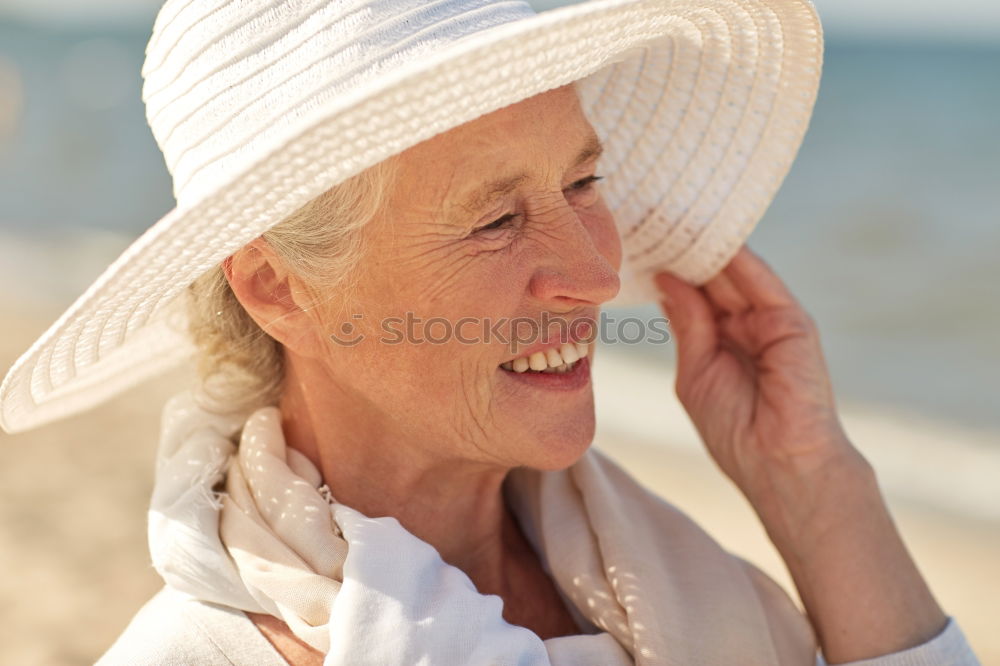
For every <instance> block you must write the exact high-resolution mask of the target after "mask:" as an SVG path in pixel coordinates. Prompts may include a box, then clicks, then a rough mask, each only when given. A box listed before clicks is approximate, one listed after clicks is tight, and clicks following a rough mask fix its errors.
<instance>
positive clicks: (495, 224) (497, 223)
mask: <svg viewBox="0 0 1000 666" xmlns="http://www.w3.org/2000/svg"><path fill="white" fill-rule="evenodd" d="M515 217H517V215H514V214H513V213H507V214H506V215H504V216H503V217H498V218H497V219H495V220H493V221H492V222H490V223H489V224H484V225H483V226H481V227H477V228H476V232H477V233H478V232H480V231H488V230H490V229H501V228H503V226H504V225H506V224H507V223H508V222H510V221H511V220H513V219H514V218H515Z"/></svg>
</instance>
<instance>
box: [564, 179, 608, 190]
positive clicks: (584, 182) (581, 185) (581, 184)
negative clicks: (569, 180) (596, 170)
mask: <svg viewBox="0 0 1000 666" xmlns="http://www.w3.org/2000/svg"><path fill="white" fill-rule="evenodd" d="M599 180H604V176H587V177H586V178H581V179H580V180H578V181H576V182H575V183H573V184H572V185H570V186H569V187H568V188H566V189H569V190H585V189H587V188H588V187H590V186H591V185H593V184H594V183H596V182H597V181H599Z"/></svg>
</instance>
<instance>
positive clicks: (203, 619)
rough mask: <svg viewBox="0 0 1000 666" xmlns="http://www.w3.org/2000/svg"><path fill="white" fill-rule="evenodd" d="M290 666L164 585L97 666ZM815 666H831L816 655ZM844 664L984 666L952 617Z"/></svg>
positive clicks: (221, 609) (228, 620)
mask: <svg viewBox="0 0 1000 666" xmlns="http://www.w3.org/2000/svg"><path fill="white" fill-rule="evenodd" d="M189 664H199V665H201V666H288V662H287V661H285V659H284V658H283V657H282V656H281V654H280V653H279V652H278V651H277V650H275V649H274V647H273V646H272V645H271V643H270V641H268V640H267V638H265V637H264V635H263V634H262V633H260V631H258V629H257V626H256V625H255V624H254V623H253V621H252V620H251V619H250V618H249V617H248V616H247V615H246V614H245V613H244V612H243V611H241V610H237V609H234V608H230V607H228V606H221V605H218V604H213V603H208V602H204V601H199V600H197V599H193V598H192V597H190V596H188V595H186V594H184V593H182V592H178V591H176V590H174V589H172V588H169V587H163V588H162V589H161V590H160V591H159V592H157V594H156V595H154V596H153V598H152V599H150V600H149V601H148V602H146V604H145V605H144V606H143V607H142V608H141V609H140V610H139V612H138V613H137V614H136V615H135V617H134V618H133V619H132V621H131V622H130V623H129V625H128V627H126V629H125V631H124V632H123V633H122V634H121V636H119V637H118V639H117V640H116V641H115V643H114V644H113V645H112V646H111V648H110V649H108V651H107V652H106V653H105V654H104V655H103V656H102V657H101V658H100V659H99V660H98V661H97V666H126V665H127V666H154V665H155V666H188V665H189ZM816 666H827V664H826V662H825V661H824V660H823V657H822V655H817V657H816ZM844 666H980V664H979V660H978V659H977V658H976V655H975V654H974V653H973V652H972V649H971V648H970V647H969V644H968V642H967V641H966V639H965V635H964V634H963V633H962V630H961V628H960V627H959V626H958V623H957V622H955V620H954V618H950V617H949V618H948V624H947V626H945V628H944V630H943V631H942V632H941V633H940V634H938V635H937V636H935V637H934V638H932V639H931V640H929V641H928V642H926V643H924V644H923V645H918V646H916V647H913V648H910V649H908V650H903V651H901V652H895V653H893V654H887V655H884V656H881V657H876V658H874V659H864V660H862V661H852V662H850V664H849V665H844Z"/></svg>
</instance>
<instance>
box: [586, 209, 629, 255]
mask: <svg viewBox="0 0 1000 666" xmlns="http://www.w3.org/2000/svg"><path fill="white" fill-rule="evenodd" d="M580 219H581V220H582V221H583V223H584V225H585V226H586V227H587V231H589V232H590V237H591V239H592V240H593V243H594V247H596V248H597V251H598V252H600V253H601V255H602V256H603V257H604V258H605V259H606V260H607V262H608V263H609V264H610V265H611V266H612V267H613V268H614V269H615V271H620V270H621V267H622V241H621V235H620V234H619V232H618V225H617V224H616V223H615V218H614V216H613V215H612V214H611V211H610V210H608V207H607V205H605V203H604V202H603V201H601V202H599V203H598V204H597V205H595V206H592V207H591V208H590V209H589V210H588V211H586V212H585V213H582V214H581V215H580Z"/></svg>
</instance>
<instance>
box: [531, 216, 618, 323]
mask: <svg viewBox="0 0 1000 666" xmlns="http://www.w3.org/2000/svg"><path fill="white" fill-rule="evenodd" d="M560 214H561V215H565V216H566V217H565V218H564V219H563V221H562V222H561V223H560V224H558V225H557V227H556V228H557V231H556V232H555V233H553V234H552V237H551V238H550V242H549V243H547V245H548V247H549V248H550V250H551V252H550V253H549V257H548V260H547V261H545V262H544V263H543V264H542V265H541V266H539V267H538V268H537V269H536V270H535V272H534V274H533V275H532V278H531V283H530V287H529V288H530V291H531V294H532V295H533V296H534V297H535V298H538V299H539V300H541V301H543V302H545V303H547V304H549V305H550V306H551V305H552V304H558V305H561V306H562V307H578V306H580V305H600V304H601V303H604V302H606V301H609V300H611V299H612V298H614V297H615V296H616V295H617V294H618V290H619V289H620V287H621V281H620V279H619V277H618V268H619V267H620V266H621V239H620V237H619V235H618V229H617V228H616V226H615V221H614V217H613V216H612V215H611V213H610V212H609V211H608V210H607V209H606V208H605V207H604V206H603V204H601V205H600V206H599V210H598V211H592V212H583V213H577V211H576V210H575V209H573V208H572V207H571V206H569V205H567V206H566V208H565V210H563V211H561V212H560Z"/></svg>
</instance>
